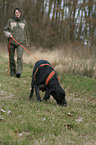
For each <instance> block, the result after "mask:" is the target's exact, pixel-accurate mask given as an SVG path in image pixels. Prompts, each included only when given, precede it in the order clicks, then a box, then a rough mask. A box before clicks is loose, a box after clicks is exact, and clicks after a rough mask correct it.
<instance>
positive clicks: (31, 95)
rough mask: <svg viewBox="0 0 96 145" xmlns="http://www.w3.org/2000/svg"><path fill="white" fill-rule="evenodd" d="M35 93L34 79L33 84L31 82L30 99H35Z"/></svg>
mask: <svg viewBox="0 0 96 145" xmlns="http://www.w3.org/2000/svg"><path fill="white" fill-rule="evenodd" d="M33 93H34V78H33V79H32V82H31V90H30V96H29V99H31V98H32V97H33Z"/></svg>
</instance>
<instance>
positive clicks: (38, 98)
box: [35, 85, 41, 102]
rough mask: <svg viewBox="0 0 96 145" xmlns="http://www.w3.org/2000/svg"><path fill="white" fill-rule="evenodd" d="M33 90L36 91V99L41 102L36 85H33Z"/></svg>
mask: <svg viewBox="0 0 96 145" xmlns="http://www.w3.org/2000/svg"><path fill="white" fill-rule="evenodd" d="M35 92H36V96H37V101H38V102H41V98H40V93H39V88H38V87H37V86H36V85H35Z"/></svg>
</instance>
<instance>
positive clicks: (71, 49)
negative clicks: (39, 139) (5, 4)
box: [0, 44, 96, 79]
mask: <svg viewBox="0 0 96 145" xmlns="http://www.w3.org/2000/svg"><path fill="white" fill-rule="evenodd" d="M0 48H1V49H0V51H1V53H2V54H3V55H4V56H5V57H8V54H7V49H6V45H4V44H1V47H0ZM29 51H30V52H31V53H32V54H33V55H34V56H35V57H36V58H38V59H45V60H48V61H49V62H50V63H51V64H52V65H53V66H54V68H55V69H56V70H57V71H58V72H64V73H72V74H76V75H81V76H87V77H91V78H95V79H96V48H95V47H93V48H92V47H91V48H89V47H86V46H83V47H82V46H79V45H78V44H75V45H74V46H73V45H72V44H69V45H68V46H63V47H61V48H55V49H53V50H48V49H42V48H35V47H30V49H29ZM23 61H24V62H26V63H28V64H31V65H34V64H35V62H36V61H37V60H36V59H35V58H34V57H33V56H31V55H30V54H29V53H28V52H27V51H26V50H25V51H24V55H23Z"/></svg>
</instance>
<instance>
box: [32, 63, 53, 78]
mask: <svg viewBox="0 0 96 145" xmlns="http://www.w3.org/2000/svg"><path fill="white" fill-rule="evenodd" d="M45 65H48V66H50V67H52V66H51V65H50V64H41V65H40V66H39V67H37V69H36V71H35V73H34V78H35V81H36V77H35V76H36V73H37V71H38V69H39V68H40V67H42V66H45Z"/></svg>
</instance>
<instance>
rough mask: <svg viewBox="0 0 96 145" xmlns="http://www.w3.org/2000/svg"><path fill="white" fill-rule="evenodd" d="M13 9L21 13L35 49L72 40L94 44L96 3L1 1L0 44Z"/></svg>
mask: <svg viewBox="0 0 96 145" xmlns="http://www.w3.org/2000/svg"><path fill="white" fill-rule="evenodd" d="M15 7H20V8H21V9H22V11H23V17H24V19H25V20H26V21H27V23H28V29H29V37H30V42H31V44H32V45H34V46H41V47H43V48H46V47H48V48H51V47H56V46H58V45H59V46H62V45H63V44H68V43H75V41H76V42H79V43H81V44H86V45H92V46H93V45H96V0H21V1H19V0H0V41H1V42H4V39H5V37H4V34H3V28H4V25H5V24H6V22H7V20H8V19H9V18H10V17H11V16H12V15H13V10H14V8H15Z"/></svg>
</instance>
